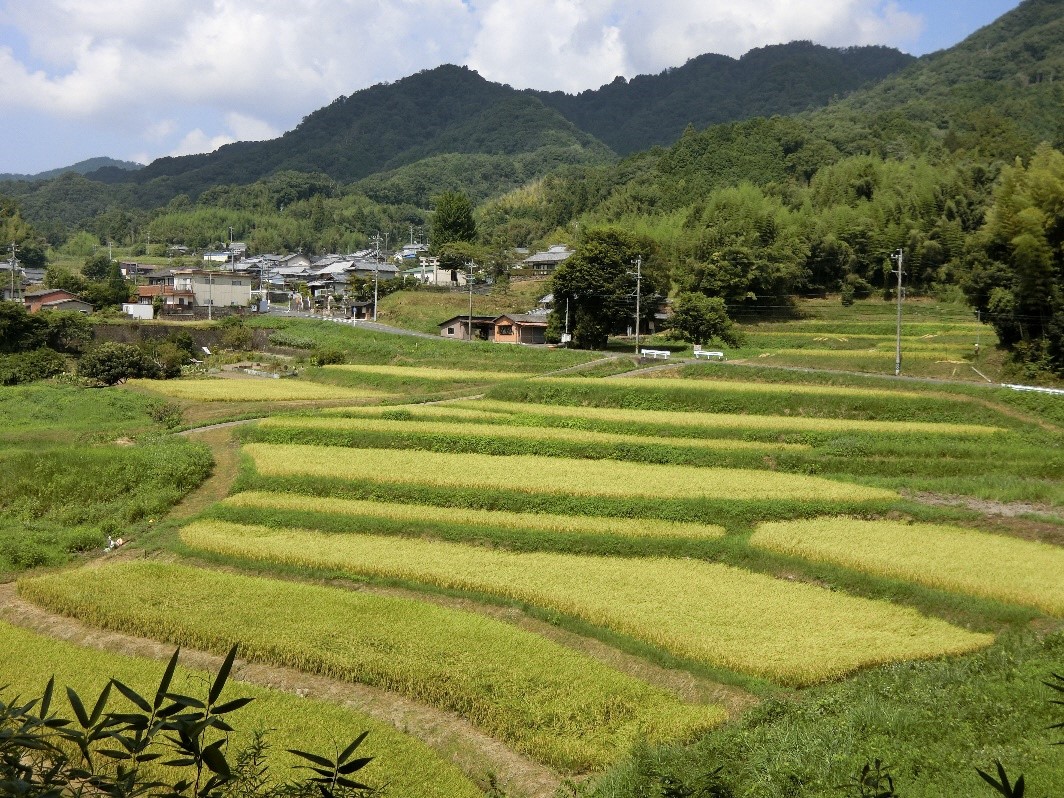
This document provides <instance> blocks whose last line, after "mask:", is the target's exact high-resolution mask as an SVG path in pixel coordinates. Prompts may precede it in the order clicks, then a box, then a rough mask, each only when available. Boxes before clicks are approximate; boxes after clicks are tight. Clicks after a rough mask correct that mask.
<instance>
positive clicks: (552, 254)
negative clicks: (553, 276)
mask: <svg viewBox="0 0 1064 798" xmlns="http://www.w3.org/2000/svg"><path fill="white" fill-rule="evenodd" d="M572 255H573V250H571V249H569V248H568V247H567V246H565V245H563V244H554V245H553V246H551V247H548V249H547V251H546V252H536V253H534V254H532V255H529V256H528V257H527V258H525V259H524V260H523V261H521V267H522V269H523V270H525V271H526V272H530V273H531V274H532V275H534V276H536V277H543V276H545V275H548V274H550V273H551V272H553V271H554V270H555V269H557V268H558V266H559V265H560V264H562V263H564V262H565V261H566V260H568V259H569V258H570V257H572Z"/></svg>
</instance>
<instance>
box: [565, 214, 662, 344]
mask: <svg viewBox="0 0 1064 798" xmlns="http://www.w3.org/2000/svg"><path fill="white" fill-rule="evenodd" d="M637 270H638V271H639V273H640V274H641V276H642V279H641V283H640V285H639V287H638V288H639V292H640V294H641V299H642V302H641V303H640V327H641V328H642V327H643V326H644V325H645V324H646V322H647V320H648V319H649V318H651V317H652V316H653V315H654V311H655V309H656V305H657V299H660V298H661V297H662V296H664V295H665V292H666V291H667V287H668V273H667V270H666V269H665V267H664V265H663V263H662V261H661V258H660V256H659V254H658V249H657V246H656V245H655V244H654V243H653V242H652V241H650V240H649V239H645V238H637V237H636V236H635V235H633V234H632V233H629V232H627V231H625V230H620V229H617V228H603V229H594V230H589V231H587V233H585V235H584V239H583V241H581V242H580V243H579V245H578V246H577V249H576V253H575V254H574V255H572V256H571V257H570V258H569V259H568V260H565V261H563V262H562V264H561V265H560V266H559V267H558V268H557V269H556V270H555V272H554V276H553V278H552V279H551V285H552V288H553V291H554V312H553V313H552V314H551V318H550V320H549V325H550V327H549V333H550V334H551V337H554V338H557V337H558V336H559V335H560V333H561V332H562V330H563V329H564V324H565V312H566V308H568V310H569V329H570V333H571V335H572V336H573V345H574V346H576V347H579V348H581V349H605V348H606V341H607V339H608V337H609V336H610V335H611V334H614V333H618V332H621V333H623V332H625V331H626V330H628V329H630V328H631V327H633V326H634V321H635V308H636V290H637V286H636V273H637Z"/></svg>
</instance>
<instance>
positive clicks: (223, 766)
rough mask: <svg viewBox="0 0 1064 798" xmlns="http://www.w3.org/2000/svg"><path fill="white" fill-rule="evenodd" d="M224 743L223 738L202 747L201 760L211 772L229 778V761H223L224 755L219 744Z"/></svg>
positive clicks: (230, 773)
mask: <svg viewBox="0 0 1064 798" xmlns="http://www.w3.org/2000/svg"><path fill="white" fill-rule="evenodd" d="M224 743H225V740H218V741H217V742H215V743H212V744H211V745H208V746H207V747H206V748H204V749H203V762H204V764H206V765H207V767H208V768H210V769H211V771H212V772H213V773H217V774H218V775H220V776H225V777H226V778H229V777H230V776H231V775H232V771H231V770H230V769H229V763H228V762H226V761H225V756H224V755H223V754H222V751H221V746H222V745H223V744H224Z"/></svg>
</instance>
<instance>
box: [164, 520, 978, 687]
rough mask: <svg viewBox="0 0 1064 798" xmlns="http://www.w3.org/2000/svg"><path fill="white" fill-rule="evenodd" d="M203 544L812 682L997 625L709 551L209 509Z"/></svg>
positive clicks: (953, 648)
mask: <svg viewBox="0 0 1064 798" xmlns="http://www.w3.org/2000/svg"><path fill="white" fill-rule="evenodd" d="M181 537H182V540H183V541H184V542H185V543H186V544H187V545H188V546H190V547H192V548H193V549H195V550H199V551H207V552H213V553H217V554H223V555H228V556H234V557H238V558H241V559H246V560H255V561H264V562H273V563H283V564H288V565H296V566H304V567H310V568H315V569H324V570H340V571H344V572H346V573H349V574H351V575H353V576H378V577H385V578H390V579H402V580H407V581H411V582H419V583H424V584H430V585H435V586H438V587H442V588H447V589H457V590H463V591H472V592H475V593H488V594H491V595H495V596H498V597H499V598H503V599H509V600H514V601H520V602H528V603H530V604H533V605H535V606H538V607H541V608H544V609H549V610H555V611H558V612H561V613H565V614H568V615H571V616H574V617H577V618H580V619H582V620H584V621H587V622H589V623H592V624H596V625H599V626H602V627H605V628H608V629H611V630H614V631H617V632H620V633H622V634H626V635H630V636H632V637H634V638H636V639H638V640H641V641H643V642H645V643H649V644H651V645H654V646H658V647H660V648H662V649H664V650H666V651H668V652H670V653H672V654H675V655H677V656H680V657H684V658H687V659H690V660H693V661H696V662H701V663H704V664H707V665H711V666H714V667H719V668H725V669H729V670H734V671H738V672H741V673H747V674H751V675H754V676H758V677H762V678H766V679H771V680H773V681H777V682H780V683H782V684H789V685H807V684H812V683H815V682H818V681H822V680H825V679H830V678H834V677H837V676H841V675H844V674H846V673H849V672H850V671H853V670H854V669H856V668H861V667H867V666H869V665H874V664H879V663H884V662H891V661H896V660H900V659H918V658H923V657H934V656H939V655H942V654H947V653H960V652H965V651H973V650H975V649H978V648H981V647H983V646H986V645H988V644H989V643H990V642H991V641H992V640H993V638H992V636H990V635H984V634H975V633H971V632H966V631H964V630H963V629H959V628H957V627H955V626H951V625H950V624H947V623H945V622H943V621H939V620H936V619H932V618H928V617H924V616H922V615H920V614H919V613H917V612H916V611H914V610H911V609H906V608H901V607H896V606H893V605H891V604H888V603H886V602H879V601H869V600H867V599H861V598H855V597H852V596H846V595H842V594H839V593H831V592H829V591H826V590H823V589H820V588H817V587H813V586H810V585H803V584H792V583H787V582H783V581H780V580H777V579H773V578H771V577H768V576H764V575H760V574H753V573H748V572H745V571H742V570H739V569H736V568H731V567H728V566H723V565H716V564H712V563H705V562H695V561H687V560H667V559H648V558H638V559H632V558H620V557H616V558H606V557H585V556H575V555H564V554H550V553H536V554H515V553H511V552H503V551H489V550H485V549H481V548H477V547H472V546H463V545H459V544H452V543H437V542H424V541H414V540H405V539H397V538H392V537H377V536H370V535H351V536H336V535H323V534H321V533H317V532H311V531H306V530H298V529H292V530H275V529H270V528H267V527H255V526H245V525H237V524H229V523H225V522H219V521H202V522H196V523H193V524H190V525H189V526H187V527H185V528H184V529H183V530H182V532H181Z"/></svg>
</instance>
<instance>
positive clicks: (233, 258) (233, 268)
mask: <svg viewBox="0 0 1064 798" xmlns="http://www.w3.org/2000/svg"><path fill="white" fill-rule="evenodd" d="M229 271H231V272H233V273H234V274H235V273H236V253H235V252H233V228H232V226H230V227H229Z"/></svg>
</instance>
